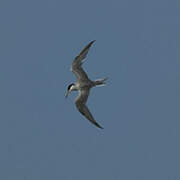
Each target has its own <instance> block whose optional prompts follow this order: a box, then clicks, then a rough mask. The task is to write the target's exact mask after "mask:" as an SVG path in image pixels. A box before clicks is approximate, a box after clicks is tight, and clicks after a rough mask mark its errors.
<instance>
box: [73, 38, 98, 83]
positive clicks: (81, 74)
mask: <svg viewBox="0 0 180 180" xmlns="http://www.w3.org/2000/svg"><path fill="white" fill-rule="evenodd" d="M94 42H95V40H94V41H91V42H90V43H89V44H88V45H87V46H86V47H85V48H84V49H83V50H82V51H81V52H80V53H79V55H78V56H76V57H75V59H74V61H73V62H72V66H71V71H72V72H73V73H74V74H75V75H76V77H77V79H78V80H80V79H82V78H84V79H88V76H87V74H86V72H85V71H84V70H83V68H82V67H81V65H82V62H83V60H84V59H85V58H86V56H87V54H88V51H89V48H90V47H91V45H92V44H93V43H94Z"/></svg>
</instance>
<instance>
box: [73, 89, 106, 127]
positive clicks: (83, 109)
mask: <svg viewBox="0 0 180 180" xmlns="http://www.w3.org/2000/svg"><path fill="white" fill-rule="evenodd" d="M88 95H89V91H81V93H80V95H79V96H78V97H77V99H76V100H75V104H76V107H77V109H78V111H79V112H80V113H81V114H82V115H83V116H85V117H86V118H87V119H88V120H89V121H90V122H91V123H92V124H94V125H95V126H96V127H98V128H101V129H103V127H101V126H100V125H99V124H98V123H97V122H96V121H95V120H94V118H93V116H92V114H91V112H90V111H89V109H88V107H87V106H86V104H85V103H86V101H87V98H88Z"/></svg>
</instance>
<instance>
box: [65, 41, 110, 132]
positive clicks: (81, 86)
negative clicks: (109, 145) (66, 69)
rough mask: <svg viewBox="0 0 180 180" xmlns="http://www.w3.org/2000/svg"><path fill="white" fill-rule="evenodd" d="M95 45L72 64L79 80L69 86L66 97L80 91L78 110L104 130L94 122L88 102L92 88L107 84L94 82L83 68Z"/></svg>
mask: <svg viewBox="0 0 180 180" xmlns="http://www.w3.org/2000/svg"><path fill="white" fill-rule="evenodd" d="M93 43H94V41H91V42H90V43H89V44H88V45H87V46H86V47H85V48H84V49H83V50H82V51H81V52H80V54H79V55H78V56H76V58H75V59H74V61H73V62H72V66H71V70H72V72H73V73H74V74H75V76H76V78H77V82H76V83H72V84H70V85H69V86H68V89H67V94H66V97H67V96H68V95H69V93H70V92H71V91H79V95H78V97H77V98H76V100H75V104H76V107H77V109H78V110H79V112H80V113H81V114H83V115H84V116H85V117H86V118H87V119H88V120H89V121H90V122H91V123H93V124H94V125H95V126H97V127H99V128H101V129H102V127H101V126H100V125H99V124H98V123H97V122H96V121H95V120H94V118H93V116H92V114H91V112H90V111H89V109H88V108H87V106H86V102H87V99H88V96H89V93H90V90H91V88H92V87H94V86H97V85H103V84H104V83H105V80H106V79H107V78H104V79H99V80H96V81H92V80H90V79H89V77H88V76H87V74H86V73H85V71H84V70H83V68H82V66H81V65H82V63H83V60H84V59H85V58H86V56H87V53H88V51H89V48H90V47H91V45H92V44H93Z"/></svg>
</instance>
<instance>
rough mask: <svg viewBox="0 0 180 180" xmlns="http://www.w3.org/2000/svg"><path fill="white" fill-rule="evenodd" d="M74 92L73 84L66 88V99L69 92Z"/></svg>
mask: <svg viewBox="0 0 180 180" xmlns="http://www.w3.org/2000/svg"><path fill="white" fill-rule="evenodd" d="M74 90H75V84H74V83H71V84H70V85H69V86H68V87H67V92H66V96H65V97H66V98H67V97H68V96H69V94H70V92H71V91H74Z"/></svg>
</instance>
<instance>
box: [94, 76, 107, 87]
mask: <svg viewBox="0 0 180 180" xmlns="http://www.w3.org/2000/svg"><path fill="white" fill-rule="evenodd" d="M107 79H108V78H107V77H106V78H104V79H97V80H95V81H94V86H104V85H105V84H106V83H105V81H106V80H107Z"/></svg>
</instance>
